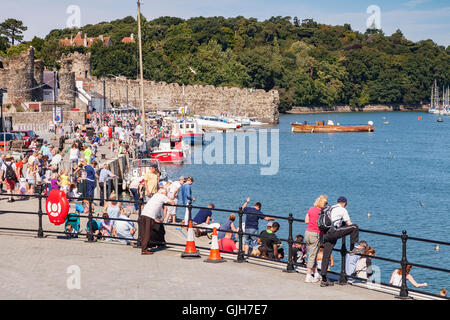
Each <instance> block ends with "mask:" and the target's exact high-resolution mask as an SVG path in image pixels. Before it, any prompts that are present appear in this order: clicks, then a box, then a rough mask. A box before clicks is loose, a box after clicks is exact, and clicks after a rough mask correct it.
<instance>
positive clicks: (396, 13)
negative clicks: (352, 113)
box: [0, 0, 450, 46]
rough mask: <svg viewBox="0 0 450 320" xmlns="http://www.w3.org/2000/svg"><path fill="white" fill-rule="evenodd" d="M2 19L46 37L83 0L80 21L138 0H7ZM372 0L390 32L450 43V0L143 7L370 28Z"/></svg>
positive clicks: (202, 2)
mask: <svg viewBox="0 0 450 320" xmlns="http://www.w3.org/2000/svg"><path fill="white" fill-rule="evenodd" d="M2 2H3V3H2V5H1V6H0V8H1V11H0V21H3V20H4V19H6V18H11V17H14V18H17V19H20V20H22V21H23V22H24V24H25V25H26V26H27V27H28V30H27V31H26V33H25V40H31V38H32V37H33V36H35V35H37V36H39V37H44V36H45V35H46V34H48V32H49V31H50V30H52V29H56V28H64V27H66V21H67V20H68V17H69V14H68V13H66V11H67V8H68V7H69V6H70V5H78V6H79V7H80V11H81V17H80V18H81V19H80V20H81V25H85V24H95V23H98V22H101V21H110V20H114V19H118V18H123V17H125V16H128V15H132V16H136V0H78V1H77V0H14V1H12V0H2ZM370 5H377V6H378V7H380V10H381V28H382V29H383V31H384V32H385V33H386V34H388V35H390V34H392V33H393V32H395V30H396V29H400V30H401V31H402V32H403V33H404V34H405V36H406V37H407V38H408V39H410V40H413V41H419V40H425V39H432V40H434V41H435V42H436V43H438V44H440V45H444V46H448V45H450V1H449V0H398V1H395V0H391V1H388V0H370V1H365V0H358V1H356V0H353V1H351V0H340V1H334V0H315V1H310V0H309V1H303V0H278V1H274V0H272V1H268V0H221V1H217V0H196V1H194V0H165V1H155V0H143V4H142V13H143V14H144V16H145V17H146V18H147V19H153V18H156V17H160V16H176V17H181V18H189V17H196V16H224V17H235V16H238V15H242V16H245V17H253V18H258V19H259V20H263V19H267V18H269V17H271V16H291V17H294V16H297V17H299V18H300V19H306V18H313V19H314V20H316V21H318V22H321V23H326V24H331V25H338V24H339V25H342V24H344V23H349V24H351V26H352V28H353V29H354V30H359V31H365V29H366V21H367V19H368V17H369V14H368V13H366V10H367V8H368V7H369V6H370Z"/></svg>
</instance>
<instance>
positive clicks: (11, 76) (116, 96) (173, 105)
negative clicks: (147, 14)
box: [0, 47, 279, 123]
mask: <svg viewBox="0 0 450 320" xmlns="http://www.w3.org/2000/svg"><path fill="white" fill-rule="evenodd" d="M60 61H61V68H60V71H59V75H58V76H59V85H60V89H59V97H58V101H60V102H62V103H64V104H65V105H66V109H69V108H71V107H72V106H73V101H74V100H75V91H76V86H75V79H77V78H82V79H83V80H84V82H85V83H87V84H89V85H90V89H91V91H95V92H97V93H100V94H103V80H102V79H98V78H96V77H91V66H90V54H81V53H78V52H75V53H71V54H68V55H64V54H63V55H62V57H61V60H60ZM7 64H8V66H7V67H6V68H4V69H0V87H6V88H8V98H9V102H10V103H12V104H15V105H20V103H22V102H25V101H41V100H42V89H41V88H40V89H35V90H27V89H31V88H33V87H36V86H39V85H40V84H42V83H43V78H42V77H43V65H42V62H41V61H34V50H33V48H32V47H30V49H29V50H26V51H23V52H22V53H21V54H20V55H19V56H18V57H11V58H9V61H8V62H7ZM17 90H20V91H17ZM127 91H128V102H129V104H132V105H135V106H136V107H139V108H140V86H139V82H138V81H136V80H126V79H118V78H116V79H107V80H106V95H107V97H108V98H109V96H110V92H111V102H113V103H120V104H126V103H127ZM278 103H279V96H278V91H275V90H272V91H269V92H266V91H264V90H249V89H241V88H226V87H214V86H208V85H193V86H190V85H189V86H180V85H178V84H168V83H165V82H159V83H155V82H153V81H145V83H144V105H145V109H146V110H148V111H150V110H165V109H178V108H179V107H182V106H185V107H188V108H189V109H190V111H191V112H193V113H195V114H200V115H220V114H221V113H228V114H230V115H236V116H249V117H254V118H257V119H259V120H262V121H264V122H269V123H277V122H278V116H279V114H278ZM77 105H78V104H77ZM81 109H83V108H81Z"/></svg>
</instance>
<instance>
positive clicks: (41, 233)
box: [37, 193, 44, 238]
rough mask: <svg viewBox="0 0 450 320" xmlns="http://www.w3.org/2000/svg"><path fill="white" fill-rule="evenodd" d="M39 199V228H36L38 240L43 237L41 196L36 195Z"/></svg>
mask: <svg viewBox="0 0 450 320" xmlns="http://www.w3.org/2000/svg"><path fill="white" fill-rule="evenodd" d="M38 199H39V210H38V217H39V228H38V235H37V236H38V238H43V237H44V231H43V230H42V194H41V193H39V194H38Z"/></svg>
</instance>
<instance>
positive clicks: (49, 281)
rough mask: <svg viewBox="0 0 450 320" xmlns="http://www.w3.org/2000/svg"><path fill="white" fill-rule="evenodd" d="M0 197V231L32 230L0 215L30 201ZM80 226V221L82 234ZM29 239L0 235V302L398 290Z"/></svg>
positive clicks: (26, 222) (81, 241)
mask: <svg viewBox="0 0 450 320" xmlns="http://www.w3.org/2000/svg"><path fill="white" fill-rule="evenodd" d="M0 199H2V200H0V227H4V228H5V227H6V228H23V229H37V227H38V216H37V215H26V214H12V213H8V212H7V211H8V210H18V211H25V210H30V211H36V210H37V200H27V201H16V202H15V203H13V204H9V203H7V202H6V199H7V198H6V197H5V195H4V194H3V195H0ZM96 210H97V211H98V210H99V208H97V209H96ZM131 218H132V219H136V216H132V217H131ZM86 222H87V220H86V219H81V227H82V232H84V228H85V226H86ZM43 228H44V230H54V231H62V230H63V226H54V225H52V224H50V223H49V221H48V218H47V216H46V215H44V216H43ZM166 231H167V232H166V241H167V242H170V243H180V244H183V245H184V244H185V243H186V232H185V231H184V230H182V229H180V228H177V227H167V228H166ZM36 235H37V233H36V232H33V233H30V232H24V231H5V230H0V242H1V244H2V245H1V246H0V256H1V257H2V259H0V299H162V300H170V299H175V300H185V299H186V300H191V299H212V300H225V299H226V300H241V299H252V300H255V299H256V300H260V299H262V300H281V299H314V300H315V299H333V300H334V299H350V300H361V299H364V300H365V299H371V300H386V299H394V295H395V294H398V290H395V291H390V292H380V291H379V290H377V291H375V290H369V289H367V288H366V286H365V285H360V287H358V286H356V285H346V286H339V285H335V286H334V287H329V288H321V287H320V286H319V284H318V283H316V284H311V283H304V280H305V271H304V270H303V269H302V270H299V272H296V273H285V272H282V271H281V270H282V269H285V265H282V264H279V263H267V262H260V261H256V260H255V261H253V260H250V262H247V263H234V262H233V261H232V260H235V259H236V258H235V256H228V255H222V256H224V257H226V258H227V260H228V261H227V262H226V263H221V264H209V263H205V262H204V260H205V259H206V258H207V256H208V254H209V251H208V250H204V251H203V250H201V253H202V258H201V259H195V260H185V259H182V258H181V257H180V252H181V251H182V250H183V249H184V247H179V246H172V247H170V246H169V247H168V248H167V249H164V250H161V251H158V252H156V253H155V254H153V255H151V256H142V255H140V250H139V249H135V248H133V247H132V246H127V245H125V244H121V243H118V242H107V241H102V242H94V243H88V242H86V238H85V237H81V238H78V239H71V240H66V239H57V238H56V235H55V234H50V233H45V232H44V235H45V238H37V237H36ZM196 244H197V246H202V247H209V240H208V239H207V238H206V237H202V238H199V239H198V238H196ZM74 266H75V267H74ZM73 268H75V269H76V270H79V275H80V277H79V279H80V285H81V287H80V289H69V288H68V286H67V282H68V281H69V282H70V279H72V278H71V277H73V275H74V274H75V273H73V272H74V271H73V270H75V269H73ZM78 268H79V269H78ZM382 291H384V290H382ZM388 291H389V290H388Z"/></svg>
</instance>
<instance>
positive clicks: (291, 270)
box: [283, 213, 295, 273]
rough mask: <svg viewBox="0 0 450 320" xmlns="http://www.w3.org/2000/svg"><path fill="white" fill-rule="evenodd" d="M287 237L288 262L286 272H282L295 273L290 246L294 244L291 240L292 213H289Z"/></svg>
mask: <svg viewBox="0 0 450 320" xmlns="http://www.w3.org/2000/svg"><path fill="white" fill-rule="evenodd" d="M288 221H289V236H288V246H289V248H288V252H289V261H288V264H287V266H286V270H283V271H284V272H289V273H291V272H295V268H294V262H293V259H292V245H293V244H294V239H293V238H292V223H293V222H294V218H293V217H292V213H289V220H288Z"/></svg>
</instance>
